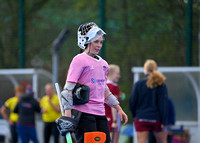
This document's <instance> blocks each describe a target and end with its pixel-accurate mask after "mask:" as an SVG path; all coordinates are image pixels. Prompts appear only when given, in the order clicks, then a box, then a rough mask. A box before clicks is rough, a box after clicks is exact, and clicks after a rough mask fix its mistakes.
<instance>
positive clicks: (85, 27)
mask: <svg viewBox="0 0 200 143" xmlns="http://www.w3.org/2000/svg"><path fill="white" fill-rule="evenodd" d="M93 26H96V27H98V26H97V25H96V24H95V23H94V22H87V23H84V24H81V25H80V26H79V28H78V31H80V32H81V35H86V34H87V33H88V31H89V30H90V29H91V28H92V27H93Z"/></svg>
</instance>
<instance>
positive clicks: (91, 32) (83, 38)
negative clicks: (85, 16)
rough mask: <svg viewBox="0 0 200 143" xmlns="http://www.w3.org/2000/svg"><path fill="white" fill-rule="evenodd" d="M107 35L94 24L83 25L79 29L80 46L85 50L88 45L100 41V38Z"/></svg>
mask: <svg viewBox="0 0 200 143" xmlns="http://www.w3.org/2000/svg"><path fill="white" fill-rule="evenodd" d="M105 34H106V33H105V32H104V31H103V30H102V29H101V28H99V27H98V26H97V25H96V24H95V23H94V22H87V23H84V24H81V25H80V26H79V28H78V46H79V47H80V48H81V49H85V48H86V46H85V45H86V44H88V43H91V42H93V41H95V40H97V39H99V37H100V36H103V35H105Z"/></svg>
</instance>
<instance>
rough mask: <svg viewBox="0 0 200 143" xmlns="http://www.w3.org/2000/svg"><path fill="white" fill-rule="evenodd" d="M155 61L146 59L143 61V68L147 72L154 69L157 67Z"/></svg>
mask: <svg viewBox="0 0 200 143" xmlns="http://www.w3.org/2000/svg"><path fill="white" fill-rule="evenodd" d="M157 67H158V66H157V63H156V62H155V61H154V60H151V59H148V60H146V62H145V63H144V68H145V69H146V70H147V71H148V72H153V71H154V70H156V69H157Z"/></svg>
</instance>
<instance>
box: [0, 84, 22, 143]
mask: <svg viewBox="0 0 200 143" xmlns="http://www.w3.org/2000/svg"><path fill="white" fill-rule="evenodd" d="M23 93H24V88H23V86H18V87H16V88H15V96H14V97H11V98H9V99H8V100H7V101H6V102H5V103H4V105H3V106H2V107H1V114H2V116H3V118H4V119H6V120H7V121H8V123H9V125H10V132H11V141H12V143H17V141H18V137H17V132H16V122H17V120H18V114H17V113H14V112H13V110H14V109H15V106H16V104H17V102H18V100H19V98H20V96H21V95H22V94H23ZM7 110H10V115H9V117H8V114H7Z"/></svg>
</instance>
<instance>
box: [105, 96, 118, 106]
mask: <svg viewBox="0 0 200 143" xmlns="http://www.w3.org/2000/svg"><path fill="white" fill-rule="evenodd" d="M105 103H106V104H107V105H108V106H110V107H114V106H115V105H118V104H119V101H118V100H117V98H116V97H115V96H114V95H113V94H111V95H110V96H109V97H108V100H107V101H105Z"/></svg>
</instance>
